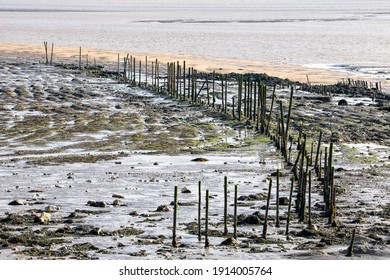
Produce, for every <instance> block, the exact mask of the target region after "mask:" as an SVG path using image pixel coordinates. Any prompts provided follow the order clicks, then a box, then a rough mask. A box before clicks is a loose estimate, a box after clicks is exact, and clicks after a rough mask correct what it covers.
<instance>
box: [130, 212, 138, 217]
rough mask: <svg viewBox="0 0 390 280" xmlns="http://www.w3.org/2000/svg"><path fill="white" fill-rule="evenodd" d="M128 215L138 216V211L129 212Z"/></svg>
mask: <svg viewBox="0 0 390 280" xmlns="http://www.w3.org/2000/svg"><path fill="white" fill-rule="evenodd" d="M129 215H130V216H138V215H139V214H138V212H137V211H132V212H130V213H129Z"/></svg>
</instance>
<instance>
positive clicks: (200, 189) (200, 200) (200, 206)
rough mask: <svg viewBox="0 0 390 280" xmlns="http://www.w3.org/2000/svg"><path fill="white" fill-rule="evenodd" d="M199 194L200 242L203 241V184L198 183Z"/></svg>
mask: <svg viewBox="0 0 390 280" xmlns="http://www.w3.org/2000/svg"><path fill="white" fill-rule="evenodd" d="M198 194H199V201H198V240H199V241H201V240H202V226H201V223H202V222H201V221H202V220H201V218H202V214H201V211H202V182H201V181H199V182H198Z"/></svg>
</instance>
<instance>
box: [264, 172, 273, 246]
mask: <svg viewBox="0 0 390 280" xmlns="http://www.w3.org/2000/svg"><path fill="white" fill-rule="evenodd" d="M271 188H272V179H271V178H270V179H269V187H268V197H267V207H266V210H265V217H264V225H263V238H264V239H267V230H268V211H269V204H270V200H271Z"/></svg>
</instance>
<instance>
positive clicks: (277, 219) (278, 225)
mask: <svg viewBox="0 0 390 280" xmlns="http://www.w3.org/2000/svg"><path fill="white" fill-rule="evenodd" d="M279 187H280V170H279V169H278V170H277V173H276V225H275V226H276V227H280V221H279Z"/></svg>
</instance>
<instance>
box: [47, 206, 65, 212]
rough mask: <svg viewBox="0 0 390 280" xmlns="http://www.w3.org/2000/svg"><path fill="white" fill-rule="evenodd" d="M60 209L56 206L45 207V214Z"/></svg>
mask: <svg viewBox="0 0 390 280" xmlns="http://www.w3.org/2000/svg"><path fill="white" fill-rule="evenodd" d="M60 209H61V207H59V206H56V205H48V206H46V207H45V212H56V211H58V210H60Z"/></svg>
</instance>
